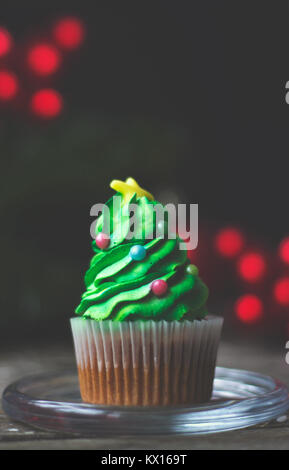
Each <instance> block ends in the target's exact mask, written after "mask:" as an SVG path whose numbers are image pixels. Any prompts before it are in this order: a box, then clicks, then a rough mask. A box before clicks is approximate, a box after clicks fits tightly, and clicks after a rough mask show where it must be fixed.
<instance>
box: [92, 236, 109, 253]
mask: <svg viewBox="0 0 289 470" xmlns="http://www.w3.org/2000/svg"><path fill="white" fill-rule="evenodd" d="M95 243H96V245H97V246H98V248H100V249H101V250H105V249H106V248H107V247H108V245H109V244H110V238H109V236H108V235H106V234H105V233H102V232H101V233H99V234H98V235H97V236H96V237H95Z"/></svg>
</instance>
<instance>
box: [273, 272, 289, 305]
mask: <svg viewBox="0 0 289 470" xmlns="http://www.w3.org/2000/svg"><path fill="white" fill-rule="evenodd" d="M274 297H275V299H276V301H277V302H278V304H281V305H284V306H285V305H289V277H282V278H281V279H278V281H276V283H275V285H274Z"/></svg>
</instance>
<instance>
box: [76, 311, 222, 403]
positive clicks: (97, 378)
mask: <svg viewBox="0 0 289 470" xmlns="http://www.w3.org/2000/svg"><path fill="white" fill-rule="evenodd" d="M222 323H223V320H222V319H221V318H219V317H213V316H212V317H206V318H205V319H203V320H195V321H187V320H185V321H171V322H167V321H163V320H162V321H153V320H148V321H127V322H126V321H124V322H117V321H111V320H104V321H95V320H89V319H84V318H73V319H71V327H72V333H73V340H74V346H75V353H76V362H77V366H78V373H79V383H80V391H81V396H82V399H83V401H85V402H88V403H96V404H107V405H132V406H138V405H139V406H161V405H176V404H190V403H202V402H206V401H208V400H209V399H210V397H211V393H212V385H213V379H214V371H215V363H216V357H217V350H218V344H219V339H220V334H221V329H222Z"/></svg>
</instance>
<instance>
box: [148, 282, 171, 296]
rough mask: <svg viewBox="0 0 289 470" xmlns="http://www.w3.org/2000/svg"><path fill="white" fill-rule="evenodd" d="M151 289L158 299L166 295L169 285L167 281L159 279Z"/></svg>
mask: <svg viewBox="0 0 289 470" xmlns="http://www.w3.org/2000/svg"><path fill="white" fill-rule="evenodd" d="M151 289H152V292H153V293H154V294H155V295H156V296H157V297H161V296H162V295H164V294H165V293H166V292H167V290H168V285H167V283H166V281H164V280H163V279H157V280H156V281H153V282H152V284H151Z"/></svg>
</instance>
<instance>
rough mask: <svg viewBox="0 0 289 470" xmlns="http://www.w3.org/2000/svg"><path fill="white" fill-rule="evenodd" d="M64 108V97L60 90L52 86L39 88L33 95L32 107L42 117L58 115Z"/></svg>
mask: <svg viewBox="0 0 289 470" xmlns="http://www.w3.org/2000/svg"><path fill="white" fill-rule="evenodd" d="M62 108H63V99H62V96H61V95H60V93H58V91H56V90H53V89H51V88H47V89H43V90H39V91H37V92H36V93H34V95H33V96H32V99H31V109H32V111H33V112H34V113H35V114H37V115H38V116H40V117H43V118H53V117H56V116H58V115H59V114H60V113H61V111H62Z"/></svg>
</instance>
